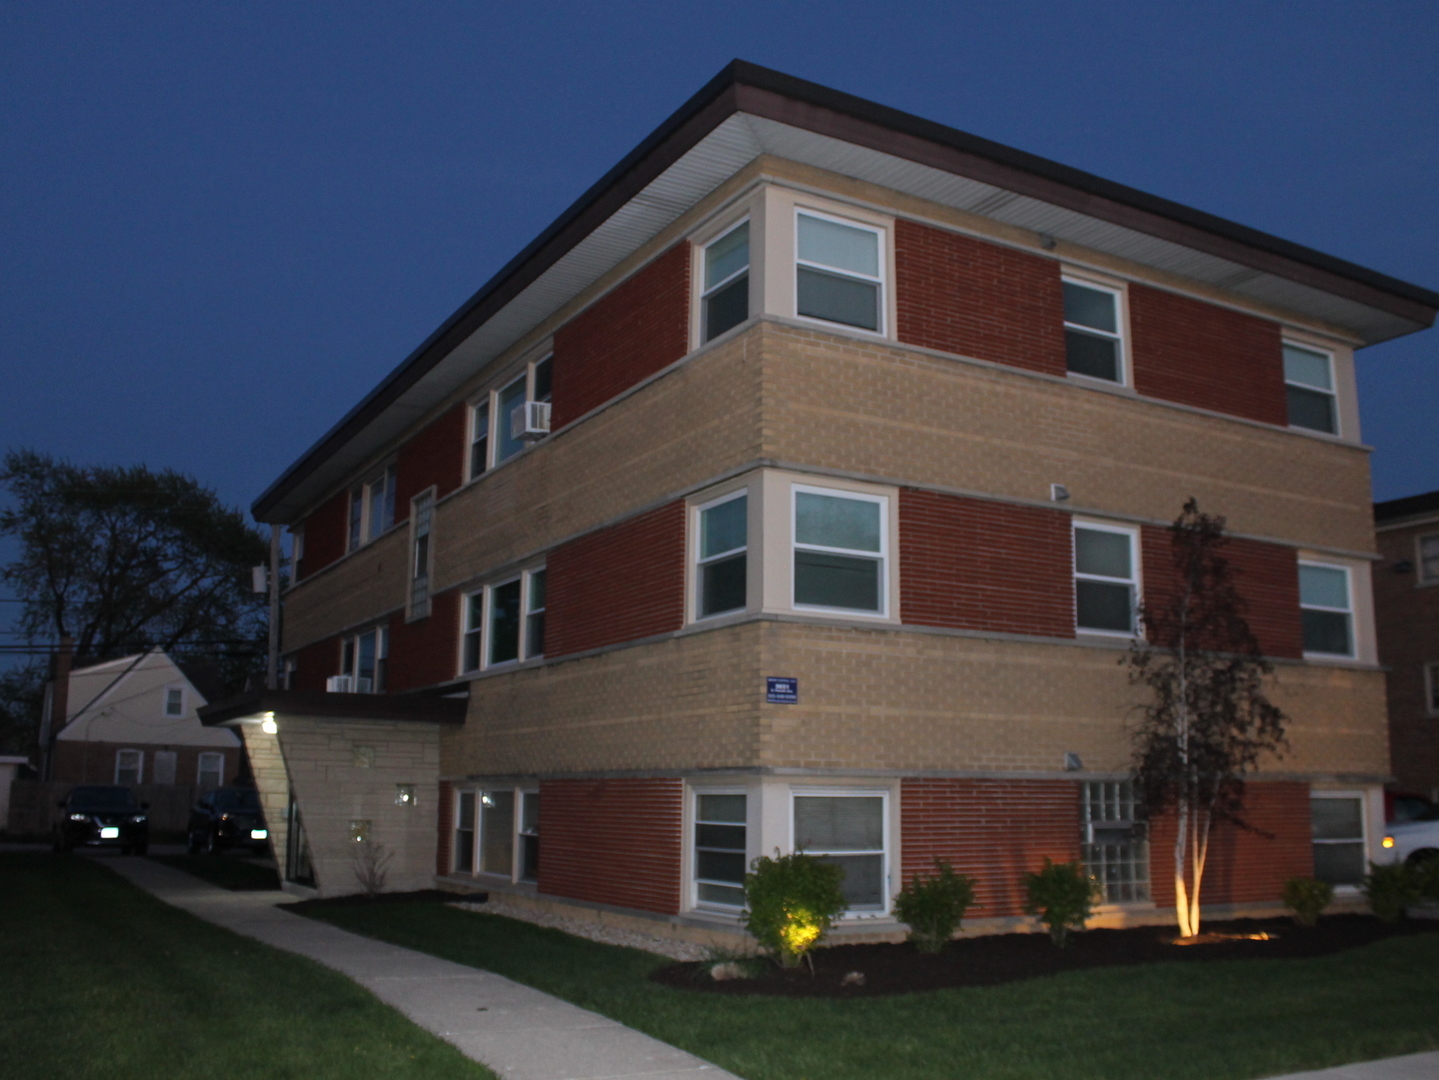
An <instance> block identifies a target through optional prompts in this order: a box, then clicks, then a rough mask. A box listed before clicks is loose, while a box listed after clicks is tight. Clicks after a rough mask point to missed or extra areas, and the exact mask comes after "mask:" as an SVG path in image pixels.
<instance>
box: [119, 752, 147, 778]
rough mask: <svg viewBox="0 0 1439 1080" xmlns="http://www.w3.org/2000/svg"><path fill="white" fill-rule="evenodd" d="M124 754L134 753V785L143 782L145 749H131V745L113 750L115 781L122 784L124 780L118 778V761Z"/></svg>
mask: <svg viewBox="0 0 1439 1080" xmlns="http://www.w3.org/2000/svg"><path fill="white" fill-rule="evenodd" d="M126 754H134V755H135V780H134V783H135V786H136V787H138V786H139V785H141V784H143V783H144V782H145V751H143V750H136V749H133V748H131V747H126V748H124V749H122V750H116V751H115V783H117V784H123V783H125V781H124V780H121V779H120V771H121V767H120V762H121V760H122V759H123V758H124V756H125V755H126Z"/></svg>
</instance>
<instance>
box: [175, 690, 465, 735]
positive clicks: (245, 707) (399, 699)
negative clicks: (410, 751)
mask: <svg viewBox="0 0 1439 1080" xmlns="http://www.w3.org/2000/svg"><path fill="white" fill-rule="evenodd" d="M468 705H469V702H468V701H467V700H466V699H464V698H436V697H411V696H409V695H400V694H329V693H325V692H324V691H318V690H256V691H251V692H250V693H248V694H241V695H240V696H238V697H232V698H227V699H226V700H224V701H217V702H215V704H213V705H206V706H204V707H203V708H201V709H200V710H199V714H200V722H201V723H202V724H204V725H205V726H206V727H228V726H230V725H233V724H236V723H239V722H242V721H245V720H253V719H254V718H255V717H256V716H259V715H261V714H263V713H274V714H275V715H276V716H278V717H283V716H286V715H289V716H304V717H314V718H319V719H335V720H404V721H418V722H421V723H431V724H463V723H464V722H465V710H466V708H468Z"/></svg>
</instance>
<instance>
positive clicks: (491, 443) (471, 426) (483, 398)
mask: <svg viewBox="0 0 1439 1080" xmlns="http://www.w3.org/2000/svg"><path fill="white" fill-rule="evenodd" d="M554 355H555V354H554V348H553V347H552V346H551V345H550V344H549V343H546V344H545V346H544V348H542V349H540V350H539V351H538V352H537V353H535V354H534V358H533V359H531V360H527V361H525V363H524V366H523V367H522V368H518V369H511V370H510V372H509V374H507V375H506V376H505V377H504V378H503V379H500V380H499V382H497V383H495V384H494V385H493V386H491V387H489V388H488V389H487V390H484V391H482V392H481V393H478V394H476V395H475V396H474V397H472V398H470V399H469V400H468V401H466V402H465V483H467V484H470V483H474V481H476V480H478V479H480V477H482V476H488V475H489V474H490V473H492V472H494V471H495V470H496V469H498V468H499V467H500V466H501V465H504V464H505V463H506V462H510V461H514V460H515V459H516V458H518V457H523V456H524V453H525V451H526V450H528V449H530V448H531V447H532V446H534V445H536V443H527V444H525V443H522V444H521V446H520V448H519V449H518V450H516V451H515V452H514V453H513V454H511V455H510V456H509V457H507V458H503V459H502V458H500V456H499V450H500V430H501V429H500V425H501V423H502V422H506V421H508V417H501V416H500V395H501V394H503V393H504V392H505V391H506V390H508V389H510V388H511V387H512V386H514V385H515V383H517V382H519V381H520V380H521V379H523V380H524V383H525V396H524V400H525V401H526V402H531V401H536V400H538V399H537V398H536V397H535V369H536V368H538V367H539V366H540V365H541V364H543V363H545V362H546V361H550V378H551V380H553V379H554V363H553V361H554ZM552 385H553V384H552ZM552 398H553V389H552V390H551V397H550V398H546V399H545V400H547V401H548V400H551V399H552ZM482 405H483V406H485V407H486V410H487V412H486V415H487V416H488V417H489V431H488V433H487V435H486V438H487V439H488V441H487V442H486V443H485V467H484V468H483V469H482V470H481V471H480V472H475V469H474V450H473V447H474V445H475V410H476V409H478V408H479V407H480V406H482ZM540 441H543V440H540Z"/></svg>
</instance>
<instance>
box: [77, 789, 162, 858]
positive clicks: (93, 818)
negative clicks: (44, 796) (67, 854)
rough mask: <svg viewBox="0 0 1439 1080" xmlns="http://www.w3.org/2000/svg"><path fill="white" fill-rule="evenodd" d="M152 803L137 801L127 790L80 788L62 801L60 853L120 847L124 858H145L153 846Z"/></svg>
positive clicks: (131, 792) (133, 794)
mask: <svg viewBox="0 0 1439 1080" xmlns="http://www.w3.org/2000/svg"><path fill="white" fill-rule="evenodd" d="M149 808H150V804H149V803H142V802H136V801H135V793H134V792H133V791H131V790H130V789H129V788H127V787H120V786H118V785H111V784H80V785H78V786H76V787H73V788H71V789H70V792H69V794H67V795H66V796H65V798H63V799H61V800H60V811H61V813H60V820H59V821H58V822H56V824H55V832H54V845H55V850H56V851H71V850H73V849H74V848H77V847H117V848H119V849H120V851H121V853H122V854H125V855H130V854H132V853H133V854H135V855H143V854H145V851H146V849H147V848H148V847H149V846H150V819H149V815H148V814H146V813H145V811H146V810H148V809H149Z"/></svg>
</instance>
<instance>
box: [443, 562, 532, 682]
mask: <svg viewBox="0 0 1439 1080" xmlns="http://www.w3.org/2000/svg"><path fill="white" fill-rule="evenodd" d="M544 605H545V569H544V567H542V566H541V567H537V568H536V569H534V570H527V571H525V572H524V573H523V574H521V575H520V576H519V577H517V578H511V579H510V580H509V581H502V582H500V583H498V584H496V585H487V586H486V587H485V588H483V589H480V590H479V591H477V592H473V593H470V595H469V596H468V597H466V598H465V625H464V629H463V632H462V633H463V640H462V643H461V648H460V669H461V671H462V672H470V671H478V670H479V669H480V668H481V667H487V668H488V667H494V666H495V665H497V664H509V663H514V662H515V661H517V660H531V659H534V658H536V657H538V656H542V655H544V651H545V606H544Z"/></svg>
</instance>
